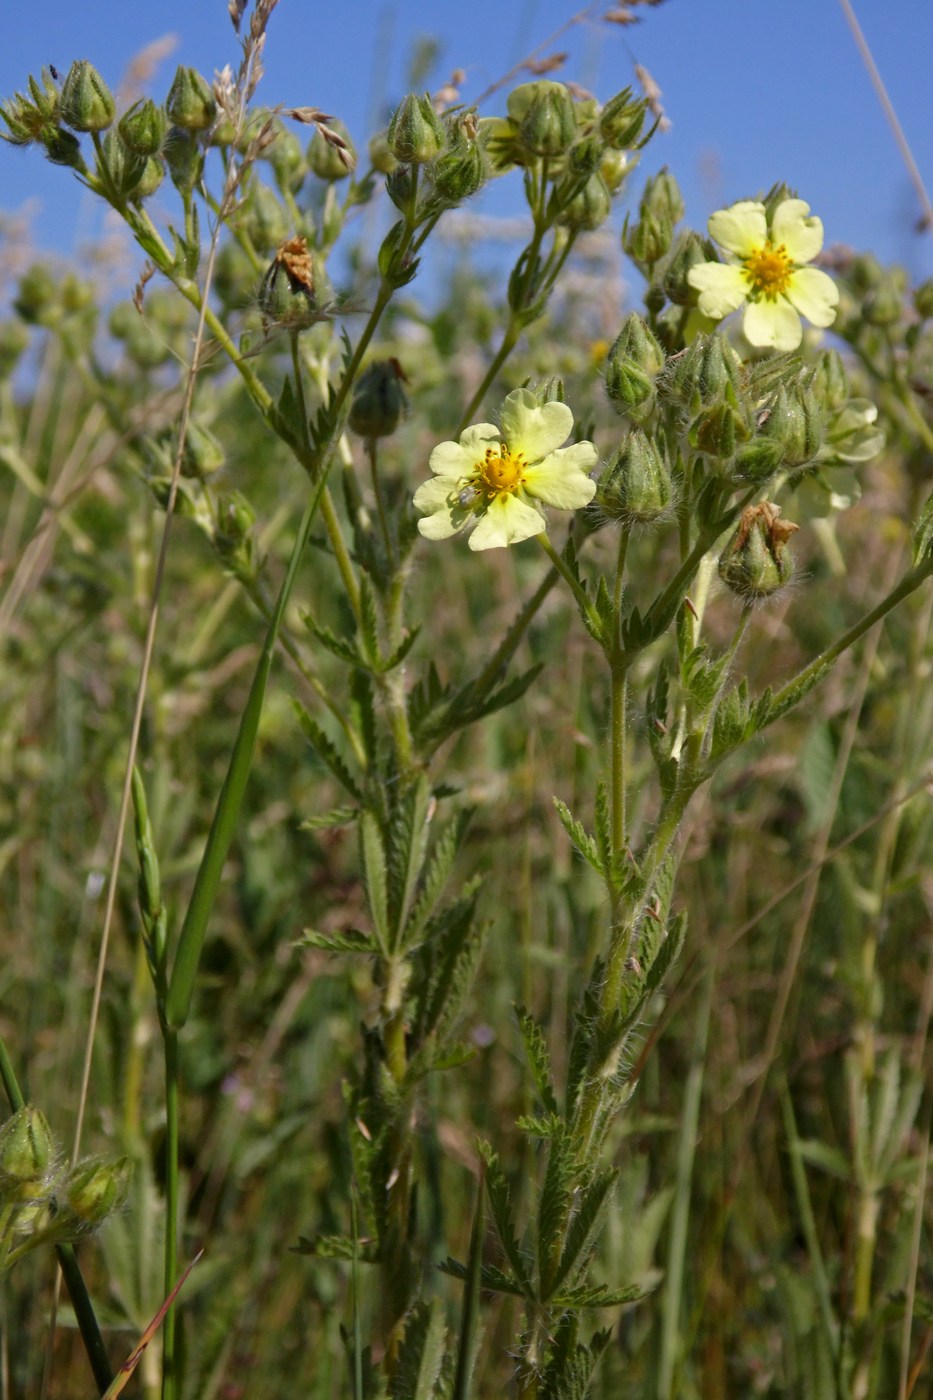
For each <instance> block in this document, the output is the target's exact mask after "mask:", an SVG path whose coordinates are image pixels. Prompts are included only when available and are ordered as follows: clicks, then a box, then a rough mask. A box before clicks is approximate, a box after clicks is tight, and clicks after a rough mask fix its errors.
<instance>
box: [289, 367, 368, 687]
mask: <svg viewBox="0 0 933 1400" xmlns="http://www.w3.org/2000/svg"><path fill="white" fill-rule="evenodd" d="M286 382H287V381H286ZM301 620H302V622H303V623H304V625H305V626H306V627H307V629H308V631H309V632H310V633H311V635H312V636H313V637H314V638H315V640H316V641H318V642H320V644H321V646H322V647H324V648H325V649H326V650H327V651H329V652H330V653H331V655H333V656H336V657H338V658H339V659H340V660H341V661H345V662H346V663H347V665H348V666H363V665H365V662H364V661H363V658H362V657H361V656H360V654H359V652H358V651H357V649H356V647H355V646H354V645H353V643H352V642H351V641H349V640H345V639H344V638H343V637H337V636H335V634H334V633H333V632H332V631H331V630H330V628H329V627H322V626H320V625H319V624H318V623H317V622H315V620H314V618H313V617H312V616H311V614H310V613H308V612H304V613H302V614H301Z"/></svg>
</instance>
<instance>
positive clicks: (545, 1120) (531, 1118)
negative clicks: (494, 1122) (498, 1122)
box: [515, 1113, 564, 1139]
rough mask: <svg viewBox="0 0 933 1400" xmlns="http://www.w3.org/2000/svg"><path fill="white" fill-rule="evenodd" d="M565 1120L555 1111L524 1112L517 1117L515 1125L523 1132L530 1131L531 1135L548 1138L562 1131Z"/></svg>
mask: <svg viewBox="0 0 933 1400" xmlns="http://www.w3.org/2000/svg"><path fill="white" fill-rule="evenodd" d="M563 1121H564V1120H563V1119H562V1118H560V1117H558V1116H557V1115H556V1114H553V1113H551V1114H537V1113H522V1114H520V1115H519V1117H518V1118H516V1120H515V1126H516V1128H519V1129H520V1130H521V1131H522V1132H523V1133H528V1135H529V1136H530V1137H537V1138H543V1139H547V1138H552V1137H553V1136H554V1134H555V1133H558V1132H560V1130H561V1127H562V1126H563Z"/></svg>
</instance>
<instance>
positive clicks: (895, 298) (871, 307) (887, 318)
mask: <svg viewBox="0 0 933 1400" xmlns="http://www.w3.org/2000/svg"><path fill="white" fill-rule="evenodd" d="M903 309H904V279H903V276H902V275H901V274H900V273H899V272H898V271H897V270H896V269H895V270H893V271H886V272H885V273H884V274H883V275H882V277H881V278H880V279H879V281H878V283H877V284H876V285H875V286H874V287H873V288H872V290H871V291H870V292H869V293H868V295H867V296H866V297H865V298H864V300H863V301H862V315H863V316H864V317H865V320H866V321H867V322H868V323H869V325H872V326H895V325H897V322H898V321H899V320H900V318H901V314H902V312H903Z"/></svg>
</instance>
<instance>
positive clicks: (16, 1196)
mask: <svg viewBox="0 0 933 1400" xmlns="http://www.w3.org/2000/svg"><path fill="white" fill-rule="evenodd" d="M129 1178H130V1170H129V1163H128V1161H127V1159H126V1158H125V1157H123V1158H120V1159H119V1160H117V1161H104V1160H103V1159H102V1158H87V1159H86V1160H85V1161H83V1162H79V1163H78V1165H77V1166H76V1167H74V1168H73V1169H72V1170H71V1171H67V1170H65V1169H63V1168H62V1166H61V1155H60V1153H59V1149H58V1145H57V1143H56V1142H55V1139H54V1137H53V1135H52V1132H51V1129H50V1128H49V1125H48V1123H47V1122H46V1119H45V1116H44V1115H43V1114H42V1113H40V1111H39V1110H38V1109H37V1108H34V1107H33V1106H32V1105H31V1104H24V1106H23V1107H22V1108H20V1109H18V1110H17V1111H16V1113H14V1114H13V1116H12V1117H11V1118H8V1119H7V1121H6V1122H5V1123H4V1124H3V1126H2V1127H0V1220H2V1222H3V1224H2V1228H0V1271H5V1270H6V1269H9V1268H11V1267H12V1265H13V1264H15V1263H16V1262H17V1261H18V1260H19V1259H20V1258H21V1257H22V1256H23V1255H24V1254H26V1253H27V1252H28V1251H29V1250H30V1249H34V1248H36V1246H37V1245H40V1244H63V1243H66V1242H68V1241H73V1240H76V1239H79V1238H80V1237H81V1236H82V1235H85V1234H87V1233H88V1231H89V1230H92V1229H94V1228H95V1226H97V1225H99V1224H100V1223H101V1222H102V1221H103V1220H105V1219H106V1218H107V1216H108V1215H111V1214H112V1213H113V1211H114V1210H116V1209H118V1208H119V1206H120V1205H121V1204H122V1203H123V1201H124V1200H125V1198H126V1193H127V1189H128V1187H129Z"/></svg>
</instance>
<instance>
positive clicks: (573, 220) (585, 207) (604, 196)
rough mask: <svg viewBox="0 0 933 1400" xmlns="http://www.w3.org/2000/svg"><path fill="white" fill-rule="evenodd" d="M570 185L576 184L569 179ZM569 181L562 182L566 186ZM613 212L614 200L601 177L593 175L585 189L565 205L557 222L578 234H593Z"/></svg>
mask: <svg viewBox="0 0 933 1400" xmlns="http://www.w3.org/2000/svg"><path fill="white" fill-rule="evenodd" d="M568 180H569V181H570V183H574V184H575V183H576V181H573V180H572V179H570V177H568ZM565 183H567V181H562V182H561V184H562V185H564V184H565ZM611 212H612V200H611V199H610V197H609V191H608V190H607V189H606V186H605V185H604V184H603V180H602V177H601V176H600V175H591V176H590V178H589V179H588V180H587V182H586V184H585V185H584V186H583V189H582V190H580V191H579V193H578V194H575V195H574V197H573V198H572V199H571V200H570V202H569V203H568V204H565V205H564V208H563V209H562V211H561V213H560V215H559V217H558V220H557V222H558V223H559V224H560V225H561V226H562V227H563V228H570V229H573V230H575V231H576V232H578V233H591V232H592V231H593V229H597V228H599V226H600V224H604V223H605V222H606V220H607V219H608V218H609V215H610V214H611Z"/></svg>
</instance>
